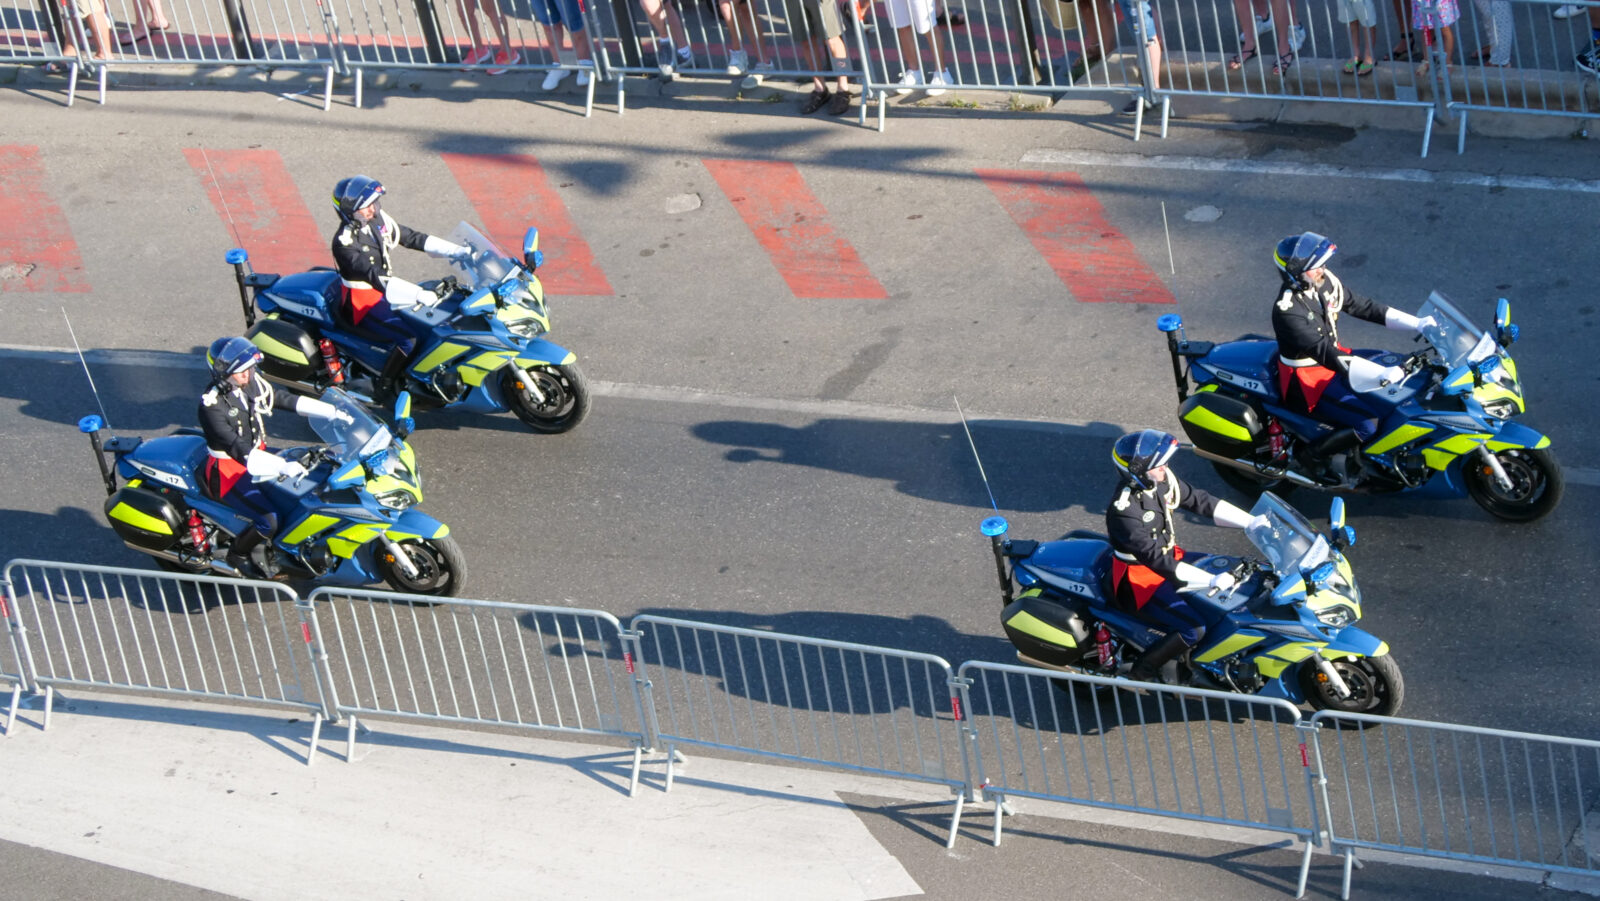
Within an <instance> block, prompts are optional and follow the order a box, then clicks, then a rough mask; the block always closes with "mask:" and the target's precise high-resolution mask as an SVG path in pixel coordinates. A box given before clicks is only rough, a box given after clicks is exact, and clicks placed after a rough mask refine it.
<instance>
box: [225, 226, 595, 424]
mask: <svg viewBox="0 0 1600 901" xmlns="http://www.w3.org/2000/svg"><path fill="white" fill-rule="evenodd" d="M450 238H451V240H452V241H454V242H455V243H457V244H461V245H463V246H465V247H467V248H468V249H469V250H470V251H471V252H470V253H469V254H464V255H462V256H461V257H458V258H456V259H453V260H451V263H450V265H451V267H452V268H453V269H454V270H455V273H454V274H453V275H450V276H448V277H446V278H444V279H440V280H438V281H430V282H424V283H423V285H422V286H423V287H424V288H428V289H430V290H432V291H433V292H434V294H435V296H437V297H438V298H439V301H438V303H437V304H434V305H431V306H424V305H418V306H416V307H414V308H410V309H405V308H396V311H397V312H398V313H399V314H400V316H401V317H402V319H403V320H404V321H405V324H406V326H407V327H408V328H409V329H410V330H411V332H412V333H413V334H415V335H416V336H417V346H416V350H415V351H414V352H413V353H412V354H411V357H410V360H409V361H408V364H407V366H406V368H405V371H404V373H403V379H404V382H405V384H404V385H402V386H400V387H401V388H404V389H405V390H409V391H411V392H412V393H413V395H414V396H415V398H416V403H417V405H418V406H419V407H434V408H441V407H442V408H445V409H451V410H459V411H464V412H469V413H500V412H503V411H505V410H508V409H509V410H510V411H511V412H513V413H515V414H516V416H517V418H518V419H521V420H522V421H523V422H524V423H525V424H527V425H528V427H529V428H531V429H533V430H534V431H536V432H543V433H547V434H554V433H558V432H565V431H568V430H569V429H572V428H573V427H575V426H577V424H578V423H580V422H582V421H583V419H584V417H585V416H587V415H588V413H589V386H588V382H586V381H585V380H584V376H583V372H582V371H581V370H579V368H578V364H577V362H576V360H577V357H576V355H574V354H573V353H572V352H571V351H568V350H566V349H565V348H562V347H560V346H558V345H555V344H552V343H551V342H550V341H548V340H546V339H545V337H544V335H545V334H546V333H547V332H549V330H550V314H549V311H548V309H547V308H546V306H545V299H544V286H543V285H541V284H540V282H539V277H538V276H537V275H535V274H534V273H535V272H536V271H537V270H538V268H539V266H540V265H541V264H542V263H543V262H544V254H543V253H541V252H540V251H539V230H538V229H537V228H530V229H528V232H527V235H526V237H525V238H524V239H523V249H522V260H521V261H520V262H518V261H516V260H513V259H511V258H510V257H509V256H508V255H507V254H506V253H505V252H504V251H502V250H501V249H500V248H499V247H498V246H496V245H495V243H494V242H493V241H491V240H490V239H489V238H487V237H485V236H484V235H483V234H482V233H481V232H479V231H478V230H477V229H475V228H473V227H472V226H470V225H468V224H467V223H465V222H463V223H461V224H460V225H457V226H456V229H455V231H454V232H453V233H451V236H450ZM227 261H228V262H229V263H231V264H233V270H234V278H235V279H236V280H237V281H238V283H239V300H240V303H241V304H242V305H243V307H244V320H245V325H246V327H247V328H248V329H249V331H247V332H246V333H245V337H247V338H249V339H250V340H251V341H252V342H254V343H255V345H256V346H257V347H259V348H261V352H262V354H263V355H264V356H265V358H264V359H263V360H262V361H261V373H262V375H264V376H266V378H267V379H268V380H269V381H271V382H273V383H274V384H277V385H282V386H283V387H285V388H287V389H289V390H290V391H294V392H296V393H299V394H305V395H309V396H311V397H316V396H318V395H320V394H321V393H322V392H323V391H326V390H327V389H329V388H333V387H344V388H347V389H348V390H349V391H350V392H351V393H352V394H354V395H357V396H359V397H361V398H362V399H368V398H370V397H371V396H373V395H375V394H377V393H378V392H377V390H376V388H377V382H378V380H379V378H380V376H382V375H383V371H384V366H385V364H386V362H387V361H388V359H389V353H390V350H391V349H392V347H393V341H392V340H391V339H389V338H386V337H383V336H379V335H375V334H371V333H368V332H365V331H363V330H362V329H361V328H360V327H359V326H357V325H356V324H355V323H354V322H352V321H351V319H350V318H349V314H348V312H347V311H348V308H349V305H348V304H347V303H345V300H344V287H343V285H342V284H341V283H340V281H339V275H338V273H337V272H336V271H334V270H332V269H328V268H320V267H319V268H316V269H313V270H311V271H310V272H300V273H296V274H294V275H285V276H278V275H271V274H267V273H260V272H253V271H251V269H250V257H249V254H247V253H246V252H245V251H244V250H243V249H242V248H237V247H236V248H234V249H233V250H230V251H228V255H227ZM258 311H259V313H260V321H257V313H258Z"/></svg>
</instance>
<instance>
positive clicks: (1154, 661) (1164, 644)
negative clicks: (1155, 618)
mask: <svg viewBox="0 0 1600 901" xmlns="http://www.w3.org/2000/svg"><path fill="white" fill-rule="evenodd" d="M1188 649H1189V643H1188V642H1187V641H1184V640H1183V636H1182V635H1180V634H1178V633H1177V632H1168V633H1167V635H1166V637H1165V638H1163V639H1161V640H1160V641H1158V642H1156V643H1155V644H1153V645H1151V646H1150V647H1148V648H1146V649H1145V652H1144V653H1143V654H1140V655H1139V659H1138V660H1135V661H1134V662H1133V669H1130V670H1128V678H1129V679H1132V680H1134V681H1135V682H1155V681H1157V679H1156V677H1157V676H1158V675H1159V674H1160V672H1161V668H1162V667H1163V666H1166V664H1167V661H1169V660H1171V659H1172V658H1174V657H1176V656H1178V655H1179V654H1182V653H1183V652H1184V651H1187V650H1188Z"/></svg>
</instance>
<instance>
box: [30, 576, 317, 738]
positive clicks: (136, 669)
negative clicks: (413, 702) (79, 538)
mask: <svg viewBox="0 0 1600 901" xmlns="http://www.w3.org/2000/svg"><path fill="white" fill-rule="evenodd" d="M4 578H5V580H6V582H8V583H9V584H10V605H9V606H10V613H9V616H8V618H7V622H8V623H9V627H10V629H11V633H12V637H13V640H14V641H15V646H16V649H17V654H18V658H19V663H20V666H21V670H22V674H23V679H24V681H25V683H26V686H27V687H28V688H30V689H34V690H42V691H43V692H44V725H45V727H46V728H48V727H49V723H50V711H51V707H52V704H53V701H54V696H55V690H56V689H57V688H58V687H61V686H80V687H84V688H93V689H111V690H120V691H136V692H146V693H156V694H162V695H172V696H177V697H184V698H198V699H205V700H215V701H230V702H231V701H242V702H247V703H251V704H258V705H265V706H268V707H276V708H284V709H288V710H293V711H298V712H301V713H305V714H308V715H310V716H312V717H313V725H312V739H311V741H312V749H313V751H314V750H315V747H316V737H317V734H318V732H320V730H321V727H322V721H323V719H324V717H325V716H331V714H332V711H331V708H330V707H329V706H328V705H327V704H326V702H325V701H324V699H323V696H322V691H321V685H320V683H318V681H317V679H316V673H315V669H314V662H313V660H312V656H313V650H312V647H311V636H310V635H309V634H308V633H307V632H306V631H305V630H304V629H302V627H301V623H300V618H299V616H298V614H296V613H295V606H296V603H297V599H296V597H295V595H294V593H293V592H291V591H289V590H288V589H287V588H284V587H283V586H281V585H275V584H272V583H267V582H245V581H241V580H237V579H219V578H213V577H211V576H190V575H178V574H172V573H167V574H164V573H156V572H150V571H148V570H135V569H122V568H118V567H110V566H84V565H79V564H71V563H52V562H48V561H43V560H14V561H12V562H11V563H9V564H8V565H7V566H6V569H5V572H4ZM14 709H15V705H13V710H14Z"/></svg>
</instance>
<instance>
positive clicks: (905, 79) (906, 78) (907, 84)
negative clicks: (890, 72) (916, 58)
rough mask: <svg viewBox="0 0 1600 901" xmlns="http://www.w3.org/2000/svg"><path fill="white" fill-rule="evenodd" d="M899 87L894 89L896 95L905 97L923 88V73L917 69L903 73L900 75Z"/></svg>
mask: <svg viewBox="0 0 1600 901" xmlns="http://www.w3.org/2000/svg"><path fill="white" fill-rule="evenodd" d="M899 85H900V86H899V87H897V88H895V89H894V92H895V93H896V94H902V95H904V94H909V93H911V92H912V91H915V90H916V89H918V88H920V87H922V72H920V71H918V70H917V69H909V70H907V71H905V72H902V73H901V74H900V81H899Z"/></svg>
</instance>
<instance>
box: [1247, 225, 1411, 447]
mask: <svg viewBox="0 0 1600 901" xmlns="http://www.w3.org/2000/svg"><path fill="white" fill-rule="evenodd" d="M1336 249H1337V248H1336V247H1335V246H1334V244H1333V242H1331V241H1329V240H1328V239H1327V238H1324V237H1323V236H1321V235H1319V234H1316V233H1315V232H1305V233H1303V234H1299V235H1291V236H1290V237H1287V238H1284V239H1283V240H1282V241H1279V242H1278V247H1277V250H1276V252H1275V253H1274V254H1273V260H1274V262H1276V263H1277V265H1278V271H1279V273H1280V274H1281V275H1282V278H1283V285H1282V287H1281V288H1280V290H1279V292H1278V299H1277V301H1276V302H1275V303H1274V304H1273V306H1272V331H1273V334H1274V335H1275V336H1276V337H1277V339H1278V390H1279V392H1280V393H1281V394H1282V395H1283V399H1284V402H1285V403H1286V404H1288V405H1289V407H1290V408H1291V409H1298V410H1300V411H1302V412H1304V413H1306V414H1307V415H1311V416H1315V417H1316V418H1317V419H1318V420H1320V421H1323V422H1329V423H1333V424H1334V425H1338V426H1343V427H1344V428H1342V429H1341V430H1340V431H1339V432H1336V433H1334V434H1333V435H1329V436H1327V437H1324V438H1322V439H1320V440H1319V441H1318V442H1317V444H1318V447H1319V448H1320V450H1321V455H1322V456H1323V457H1324V458H1325V457H1326V456H1327V455H1331V454H1334V453H1337V452H1339V451H1343V450H1347V449H1349V448H1351V447H1354V446H1356V445H1358V444H1364V443H1366V441H1367V440H1368V439H1370V438H1371V437H1372V436H1373V433H1375V432H1376V431H1377V429H1378V419H1379V413H1378V411H1377V410H1375V409H1374V408H1373V407H1371V406H1370V405H1369V404H1368V403H1366V402H1365V400H1364V399H1363V398H1362V397H1361V395H1360V394H1359V393H1357V392H1356V390H1355V389H1354V388H1352V387H1351V381H1350V375H1351V371H1352V370H1353V369H1361V370H1364V372H1362V373H1361V374H1362V375H1363V376H1364V378H1363V379H1362V381H1363V382H1365V383H1366V384H1370V385H1373V386H1374V387H1377V386H1379V385H1382V384H1388V383H1393V382H1397V381H1399V380H1400V379H1402V378H1403V377H1404V376H1405V373H1404V372H1403V371H1402V370H1401V369H1400V367H1398V366H1390V367H1387V368H1385V367H1380V366H1378V365H1377V364H1375V363H1373V362H1371V361H1370V360H1367V359H1366V358H1364V357H1359V356H1354V355H1352V354H1351V352H1350V348H1348V347H1344V346H1342V345H1340V343H1339V315H1340V314H1341V313H1346V314H1349V315H1351V316H1354V317H1356V318H1357V319H1365V320H1366V321H1368V322H1375V323H1379V324H1381V325H1385V326H1387V327H1389V328H1392V329H1399V330H1404V331H1412V332H1414V331H1418V330H1420V329H1421V328H1423V327H1424V326H1426V325H1432V319H1431V318H1428V319H1418V318H1417V317H1415V316H1412V315H1411V314H1409V313H1404V312H1401V311H1400V310H1396V309H1394V308H1393V307H1387V306H1384V305H1383V304H1381V303H1378V302H1377V301H1374V300H1373V299H1372V298H1370V297H1364V296H1362V295H1360V294H1356V293H1353V292H1352V291H1350V290H1349V289H1348V288H1346V287H1345V286H1344V283H1343V282H1341V281H1339V278H1338V277H1337V276H1335V275H1334V274H1333V273H1332V272H1330V271H1328V269H1327V268H1326V267H1327V265H1328V260H1329V259H1330V258H1332V256H1333V254H1334V251H1335V250H1336ZM1369 390H1370V389H1369ZM1303 462H1304V463H1305V464H1306V465H1308V466H1310V467H1311V468H1313V469H1316V468H1317V466H1318V465H1319V464H1320V463H1321V462H1322V460H1311V459H1307V460H1305V461H1303Z"/></svg>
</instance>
